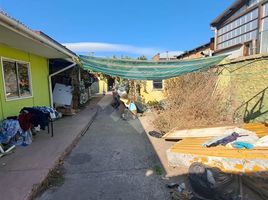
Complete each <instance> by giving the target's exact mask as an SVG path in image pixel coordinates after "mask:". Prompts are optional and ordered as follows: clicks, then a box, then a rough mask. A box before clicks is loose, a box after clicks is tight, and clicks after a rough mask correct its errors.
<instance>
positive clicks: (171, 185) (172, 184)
mask: <svg viewBox="0 0 268 200" xmlns="http://www.w3.org/2000/svg"><path fill="white" fill-rule="evenodd" d="M178 186H179V184H178V183H169V184H167V188H169V189H173V188H176V187H178Z"/></svg>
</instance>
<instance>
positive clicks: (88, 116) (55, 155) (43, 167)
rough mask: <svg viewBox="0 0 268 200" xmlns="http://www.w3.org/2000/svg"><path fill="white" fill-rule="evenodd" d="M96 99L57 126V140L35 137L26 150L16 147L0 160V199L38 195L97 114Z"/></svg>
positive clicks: (55, 138) (44, 135) (54, 138)
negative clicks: (44, 182) (36, 193)
mask: <svg viewBox="0 0 268 200" xmlns="http://www.w3.org/2000/svg"><path fill="white" fill-rule="evenodd" d="M98 100H99V98H95V99H93V100H92V101H91V102H90V105H89V106H88V107H87V108H85V109H84V110H82V111H81V112H79V113H78V114H76V115H74V116H70V117H64V118H63V119H60V120H58V121H56V122H54V137H53V138H52V137H50V135H48V134H47V132H44V133H40V134H38V135H36V136H35V137H34V141H33V143H32V144H31V145H29V146H27V147H16V149H15V152H14V153H13V154H10V155H7V156H5V157H3V158H1V159H0V199H1V200H26V199H29V198H31V196H32V195H33V194H34V193H35V192H36V190H37V189H38V188H39V186H40V185H41V183H42V182H43V181H44V180H45V179H46V177H47V175H48V173H49V171H50V170H51V169H53V168H54V167H55V165H56V164H57V163H58V161H59V159H60V158H62V157H63V156H64V155H65V154H66V152H67V151H68V150H69V149H70V148H71V147H72V144H73V143H74V142H75V141H76V140H77V139H78V138H79V136H80V135H81V132H83V131H85V129H86V128H87V126H88V125H89V123H90V121H92V120H93V117H94V116H95V114H96V112H97V108H96V105H97V103H98Z"/></svg>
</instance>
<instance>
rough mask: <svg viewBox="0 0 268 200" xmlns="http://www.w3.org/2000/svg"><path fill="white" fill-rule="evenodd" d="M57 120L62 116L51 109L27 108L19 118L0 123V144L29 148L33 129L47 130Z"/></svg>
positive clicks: (11, 118)
mask: <svg viewBox="0 0 268 200" xmlns="http://www.w3.org/2000/svg"><path fill="white" fill-rule="evenodd" d="M57 118H60V114H59V113H58V112H57V111H56V110H54V109H52V108H50V107H46V106H42V107H41V106H39V107H25V108H23V109H22V110H21V111H20V114H19V117H16V116H15V117H9V118H8V119H6V120H4V121H2V122H0V144H4V145H16V146H28V145H29V144H31V143H32V131H31V129H32V128H35V127H37V128H39V129H42V130H45V128H46V127H47V126H48V125H49V121H50V120H55V119H57Z"/></svg>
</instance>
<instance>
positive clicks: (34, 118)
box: [19, 106, 60, 131]
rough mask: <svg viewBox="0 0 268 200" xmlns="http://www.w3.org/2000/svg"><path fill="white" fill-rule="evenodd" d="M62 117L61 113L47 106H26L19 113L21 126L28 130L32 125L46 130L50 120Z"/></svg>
mask: <svg viewBox="0 0 268 200" xmlns="http://www.w3.org/2000/svg"><path fill="white" fill-rule="evenodd" d="M59 117H60V114H59V113H58V112H57V111H56V110H54V109H52V108H50V107H46V106H36V107H25V108H23V109H21V111H20V115H19V123H20V126H21V128H22V129H23V130H24V131H26V130H28V129H29V128H30V127H31V126H33V127H35V128H38V129H42V130H45V129H46V127H47V126H48V125H49V121H50V120H54V119H57V118H59Z"/></svg>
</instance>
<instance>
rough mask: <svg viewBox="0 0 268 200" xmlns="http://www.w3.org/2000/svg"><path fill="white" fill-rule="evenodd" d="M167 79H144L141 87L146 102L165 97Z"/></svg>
mask: <svg viewBox="0 0 268 200" xmlns="http://www.w3.org/2000/svg"><path fill="white" fill-rule="evenodd" d="M164 83H165V81H164V80H159V81H144V84H142V87H141V97H142V99H144V100H145V102H146V103H148V102H149V101H161V100H164V99H165V95H164V87H165V84H164Z"/></svg>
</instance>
